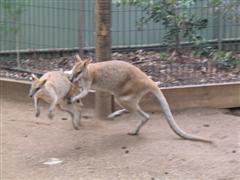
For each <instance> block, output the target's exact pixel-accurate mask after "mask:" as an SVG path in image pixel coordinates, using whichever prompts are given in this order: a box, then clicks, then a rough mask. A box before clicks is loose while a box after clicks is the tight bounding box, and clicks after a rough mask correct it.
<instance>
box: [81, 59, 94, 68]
mask: <svg viewBox="0 0 240 180" xmlns="http://www.w3.org/2000/svg"><path fill="white" fill-rule="evenodd" d="M90 63H92V58H89V59H87V60H85V61H84V64H83V66H84V67H87V66H88V65H89V64H90Z"/></svg>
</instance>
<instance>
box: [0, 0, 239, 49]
mask: <svg viewBox="0 0 240 180" xmlns="http://www.w3.org/2000/svg"><path fill="white" fill-rule="evenodd" d="M232 1H233V0H232ZM234 1H236V0H234ZM4 2H5V1H1V2H0V6H2V7H3V6H4ZM9 2H10V3H9V4H10V5H9V6H10V7H11V8H12V9H10V10H9V9H7V8H5V9H3V10H1V12H0V21H1V26H0V29H1V30H0V51H6V50H16V46H18V47H17V48H18V49H20V50H39V49H58V48H67V49H72V48H77V47H79V43H80V42H79V41H80V32H81V31H83V32H82V35H83V37H82V38H81V40H82V41H83V42H82V45H83V47H84V48H94V31H95V30H94V25H95V20H94V3H95V1H94V0H68V1H39V0H10V1H9ZM225 6H227V5H225ZM234 6H235V7H234V8H233V9H235V10H236V12H235V14H236V15H237V13H239V11H240V5H239V3H238V4H237V3H235V4H234ZM223 8H224V5H221V6H220V5H219V6H217V7H216V6H213V5H211V4H210V0H202V1H199V3H196V4H195V5H193V6H191V7H189V8H187V12H188V15H189V16H190V17H191V16H192V15H195V16H196V17H198V18H203V19H207V21H208V25H207V27H206V28H203V29H201V30H199V32H198V33H199V35H201V36H202V37H203V39H204V41H206V42H211V43H216V44H217V45H218V46H221V47H223V48H225V49H233V50H239V40H240V28H239V26H240V22H239V19H230V17H229V16H228V14H229V13H224V12H223ZM183 10H184V11H186V8H185V9H183V8H179V9H178V11H183ZM144 16H146V14H145V13H144V11H143V9H142V8H140V7H136V6H129V5H118V4H117V3H116V1H113V2H112V46H113V48H120V47H125V48H129V47H133V48H134V47H149V46H152V47H154V46H156V47H159V46H161V45H162V46H164V36H165V35H166V33H167V30H166V27H165V26H164V25H163V24H161V23H154V22H149V23H147V24H144V25H142V26H140V25H138V22H139V21H140V19H141V17H144ZM16 41H18V42H16ZM187 42H188V40H187V39H186V38H185V39H184V38H183V40H182V43H187ZM224 46H226V47H224Z"/></svg>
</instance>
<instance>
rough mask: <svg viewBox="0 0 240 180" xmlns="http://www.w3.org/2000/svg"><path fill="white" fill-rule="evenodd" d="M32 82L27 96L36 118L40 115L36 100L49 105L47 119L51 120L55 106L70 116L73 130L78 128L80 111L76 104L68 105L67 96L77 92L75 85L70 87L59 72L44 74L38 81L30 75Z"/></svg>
mask: <svg viewBox="0 0 240 180" xmlns="http://www.w3.org/2000/svg"><path fill="white" fill-rule="evenodd" d="M32 77H33V81H32V85H31V89H30V92H29V96H30V97H33V99H34V106H35V109H36V117H38V116H39V115H40V109H39V106H38V100H39V99H42V100H43V101H45V102H47V103H49V104H50V107H49V110H48V117H49V118H53V110H54V108H55V107H56V106H58V108H59V109H60V110H62V111H65V112H67V113H69V114H70V115H71V118H72V124H73V127H74V129H79V126H80V111H79V107H78V105H77V103H73V104H69V103H68V102H67V96H72V95H74V94H76V91H79V88H77V87H76V85H72V83H71V82H70V81H69V79H68V77H67V75H66V74H64V73H63V72H61V71H51V72H47V73H46V74H44V75H43V76H42V77H41V78H40V79H38V78H37V77H36V76H35V75H32Z"/></svg>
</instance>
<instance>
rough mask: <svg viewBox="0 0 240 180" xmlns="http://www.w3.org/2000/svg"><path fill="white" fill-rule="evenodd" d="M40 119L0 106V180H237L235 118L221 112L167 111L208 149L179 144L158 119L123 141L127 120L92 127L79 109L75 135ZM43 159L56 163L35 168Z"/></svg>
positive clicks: (64, 124)
mask: <svg viewBox="0 0 240 180" xmlns="http://www.w3.org/2000/svg"><path fill="white" fill-rule="evenodd" d="M45 112H46V108H45V107H44V108H43V110H42V114H41V116H40V118H38V119H37V118H35V117H34V110H33V106H32V104H31V103H23V102H15V101H12V100H6V99H1V120H2V123H1V125H2V126H1V127H2V128H1V129H2V131H1V140H2V141H1V147H2V151H1V157H2V158H1V160H2V162H1V177H0V179H1V180H33V179H34V180H115V179H116V180H118V179H121V180H135V179H136V180H157V179H158V180H239V179H240V132H239V130H240V118H239V117H238V116H233V115H231V114H226V113H224V111H223V110H216V109H193V110H185V111H178V112H174V116H175V118H176V120H177V121H178V123H179V125H180V126H181V127H182V128H183V129H184V130H186V131H187V132H189V133H192V134H194V135H198V136H203V137H205V138H210V139H212V140H214V141H215V145H209V144H204V143H199V142H191V141H186V140H180V139H179V138H178V137H177V136H175V135H174V133H173V132H172V131H171V130H170V128H169V127H168V125H167V123H166V121H165V120H164V118H163V116H162V115H161V114H152V116H151V117H152V118H151V121H149V123H148V124H146V126H145V127H144V128H143V129H142V132H141V134H140V135H139V136H137V137H131V136H128V135H127V132H128V131H129V130H130V129H131V128H133V127H134V126H135V125H136V123H137V121H136V118H135V117H133V116H130V115H128V114H126V115H123V116H122V117H118V118H116V119H115V120H114V121H99V120H96V119H94V118H93V115H92V111H91V110H89V109H86V110H84V112H83V115H84V118H83V119H82V120H83V125H84V126H83V127H82V128H81V130H79V131H76V130H73V128H72V125H71V122H70V121H69V117H68V115H66V114H65V113H62V112H59V111H57V112H56V113H55V118H54V119H53V120H49V119H47V116H46V114H45ZM64 118H67V120H62V119H64ZM49 158H58V159H60V160H62V161H63V162H62V163H60V164H57V165H45V164H43V163H44V162H46V161H48V159H49Z"/></svg>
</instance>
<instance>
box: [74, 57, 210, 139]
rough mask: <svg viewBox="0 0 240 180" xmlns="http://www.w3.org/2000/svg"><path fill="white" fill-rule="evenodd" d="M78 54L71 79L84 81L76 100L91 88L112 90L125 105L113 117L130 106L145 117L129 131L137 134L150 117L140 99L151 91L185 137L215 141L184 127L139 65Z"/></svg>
mask: <svg viewBox="0 0 240 180" xmlns="http://www.w3.org/2000/svg"><path fill="white" fill-rule="evenodd" d="M76 58H77V62H76V63H75V65H74V67H73V68H72V70H71V75H70V79H71V81H72V82H78V83H80V84H81V87H82V88H83V90H82V91H81V93H80V94H78V95H77V96H74V97H72V99H71V101H72V102H74V101H76V100H77V99H80V98H82V97H84V96H86V95H87V94H88V92H89V90H90V89H94V90H100V91H107V92H109V93H112V94H113V95H114V97H115V99H116V101H117V102H118V103H119V105H120V106H122V107H123V108H124V109H122V110H120V111H117V112H114V113H113V114H111V115H109V117H114V116H115V115H119V114H121V113H123V112H126V110H127V111H129V112H132V113H134V114H136V115H138V116H139V117H140V118H141V121H140V123H139V124H138V125H137V127H136V128H135V129H134V131H133V132H131V133H129V134H130V135H136V134H138V133H139V131H140V129H141V127H142V126H143V125H144V124H145V123H146V122H147V121H148V119H149V115H148V114H147V113H145V112H144V111H143V110H142V109H141V108H140V107H139V101H140V100H141V98H142V97H143V96H144V95H145V94H146V93H148V92H151V93H153V94H154V95H155V96H156V97H157V99H158V101H159V103H160V105H161V107H162V109H163V113H164V115H165V117H166V119H167V122H168V124H169V126H170V127H171V129H172V130H173V131H174V132H175V133H176V134H177V135H178V136H180V137H182V138H183V139H189V140H195V141H202V142H211V141H209V140H205V139H202V138H198V137H193V136H192V135H190V134H187V133H186V132H184V131H183V130H182V129H180V127H179V126H178V125H177V123H176V121H175V120H174V118H173V116H172V113H171V110H170V108H169V105H168V103H167V101H166V99H165V97H164V95H163V94H162V92H161V90H160V89H159V88H158V86H157V85H156V83H155V82H154V81H152V80H151V79H150V78H149V77H148V76H147V75H146V74H145V73H144V72H142V71H141V70H140V69H138V68H137V67H135V66H133V65H132V64H130V63H127V62H123V61H115V60H114V61H105V62H100V63H91V60H90V59H85V60H81V58H80V57H79V56H78V55H77V56H76Z"/></svg>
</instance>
